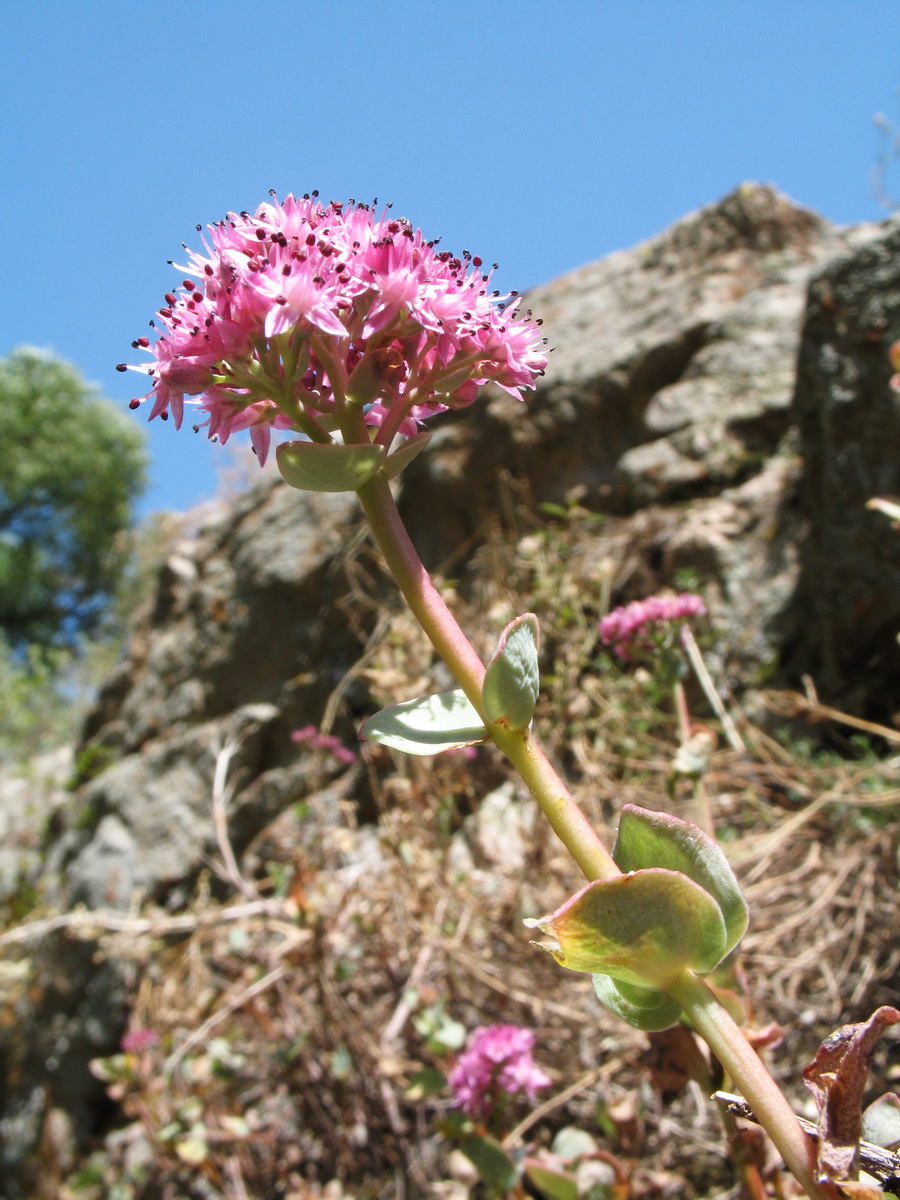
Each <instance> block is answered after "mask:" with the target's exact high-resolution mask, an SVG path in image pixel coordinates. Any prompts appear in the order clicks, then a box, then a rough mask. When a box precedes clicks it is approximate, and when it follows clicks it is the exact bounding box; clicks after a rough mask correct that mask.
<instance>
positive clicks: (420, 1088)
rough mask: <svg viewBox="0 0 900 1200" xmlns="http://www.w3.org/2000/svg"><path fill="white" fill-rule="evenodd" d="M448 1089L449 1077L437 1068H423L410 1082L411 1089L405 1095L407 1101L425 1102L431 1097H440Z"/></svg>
mask: <svg viewBox="0 0 900 1200" xmlns="http://www.w3.org/2000/svg"><path fill="white" fill-rule="evenodd" d="M446 1087H447V1077H446V1075H444V1073H443V1071H438V1070H437V1068H436V1067H423V1068H422V1070H421V1071H416V1073H415V1075H413V1077H412V1079H410V1081H409V1087H407V1089H406V1091H405V1092H404V1093H403V1095H404V1096H405V1097H406V1099H407V1100H425V1099H426V1098H428V1097H430V1096H440V1095H441V1093H442V1092H443V1091H444V1090H445V1088H446Z"/></svg>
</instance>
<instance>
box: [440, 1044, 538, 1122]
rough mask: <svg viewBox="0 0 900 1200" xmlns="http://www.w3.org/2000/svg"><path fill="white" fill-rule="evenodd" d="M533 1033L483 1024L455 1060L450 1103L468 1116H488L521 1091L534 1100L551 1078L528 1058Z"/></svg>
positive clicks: (531, 1046) (450, 1080)
mask: <svg viewBox="0 0 900 1200" xmlns="http://www.w3.org/2000/svg"><path fill="white" fill-rule="evenodd" d="M533 1048H534V1034H533V1033H532V1031H531V1030H530V1029H523V1028H521V1026H519V1025H482V1026H479V1028H478V1029H476V1030H474V1032H473V1033H472V1035H471V1036H470V1038H469V1044H468V1046H467V1047H466V1049H465V1050H464V1051H463V1052H462V1054H461V1055H460V1056H459V1058H458V1059H457V1060H456V1065H455V1066H454V1068H453V1070H452V1071H451V1072H450V1076H449V1078H448V1080H447V1082H448V1084H449V1086H450V1090H451V1092H452V1093H453V1103H454V1106H455V1107H456V1108H461V1109H462V1110H463V1112H464V1113H467V1114H468V1115H469V1116H470V1117H476V1118H481V1117H485V1116H487V1115H488V1114H489V1113H490V1111H491V1108H492V1107H493V1105H494V1104H495V1103H496V1101H497V1100H499V1099H500V1097H501V1096H502V1095H504V1094H505V1095H511V1094H515V1093H517V1092H524V1093H525V1095H526V1096H527V1097H528V1099H529V1100H533V1099H534V1098H535V1096H536V1095H537V1093H538V1091H539V1090H540V1089H541V1088H545V1087H549V1085H550V1077H549V1075H547V1074H546V1073H545V1072H544V1071H542V1070H541V1069H540V1068H539V1067H536V1066H535V1064H534V1060H533V1059H532V1057H531V1051H532V1049H533Z"/></svg>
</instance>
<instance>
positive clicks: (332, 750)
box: [291, 725, 356, 766]
mask: <svg viewBox="0 0 900 1200" xmlns="http://www.w3.org/2000/svg"><path fill="white" fill-rule="evenodd" d="M291 741H292V742H297V744H298V745H301V746H302V745H306V746H309V747H310V749H311V750H322V751H323V752H324V753H326V754H330V755H331V757H332V758H334V759H336V760H337V761H338V762H340V763H344V764H345V765H347V766H349V765H350V764H351V763H354V762H356V755H355V754H354V753H353V751H352V750H351V749H349V747H347V746H345V745H344V743H343V742H342V741H341V739H340V738H339V737H335V736H334V734H331V733H320V731H319V730H318V729H316V727H315V725H304V726H303V728H302V729H295V730H294V732H293V733H292V734H291Z"/></svg>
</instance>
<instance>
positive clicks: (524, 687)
mask: <svg viewBox="0 0 900 1200" xmlns="http://www.w3.org/2000/svg"><path fill="white" fill-rule="evenodd" d="M539 641H540V631H539V629H538V621H537V617H536V616H535V615H534V613H522V615H521V616H520V617H516V619H515V620H514V621H510V623H509V624H508V625H507V627H506V628H505V629H504V630H503V633H502V634H501V635H500V641H499V642H498V643H497V649H496V651H495V652H494V657H493V658H492V659H491V661H490V663H489V664H488V668H487V671H486V673H485V676H484V685H483V687H482V692H481V698H482V701H483V703H484V712H485V716H486V717H487V719H488V720H489V721H496V722H497V723H498V724H501V725H504V726H506V728H507V729H525V728H526V727H527V726H528V725H529V724H530V723H531V718H532V717H533V716H534V706H535V705H536V704H537V698H538V692H539V690H540V671H539V669H538V644H539Z"/></svg>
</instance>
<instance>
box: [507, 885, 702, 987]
mask: <svg viewBox="0 0 900 1200" xmlns="http://www.w3.org/2000/svg"><path fill="white" fill-rule="evenodd" d="M525 924H526V925H529V926H531V927H537V928H538V929H542V930H543V931H544V932H545V933H547V934H549V935H550V936H551V937H552V938H553V939H554V940H553V941H552V942H550V943H548V944H545V945H544V949H545V950H548V951H549V952H550V953H551V954H552V955H553V957H554V958H555V959H556V961H557V962H558V963H559V964H560V965H561V966H563V967H568V968H569V969H570V970H572V971H590V972H591V973H592V974H595V973H598V972H599V973H600V974H603V975H611V976H612V978H613V979H618V980H621V981H623V982H624V983H633V984H637V985H638V986H639V987H652V988H660V989H662V990H663V991H665V990H666V989H667V988H669V987H671V985H672V984H673V983H674V982H675V980H676V979H677V978H678V976H679V975H680V974H681V972H682V971H684V970H685V969H686V968H690V969H691V970H694V971H698V972H699V973H700V974H701V975H705V974H707V973H708V972H709V971H712V970H714V968H715V967H716V966H717V965H718V963H720V962H721V960H722V958H723V957H724V955H725V922H724V921H723V919H722V912H721V909H720V908H719V906H718V904H716V902H715V900H713V898H712V896H710V894H709V893H708V892H706V891H704V890H703V888H701V887H700V886H699V885H698V884H696V883H695V882H694V881H693V880H692V879H688V877H687V876H686V875H683V874H681V872H679V871H668V870H663V869H662V868H658V867H652V868H648V869H647V870H644V871H636V872H634V873H633V874H629V875H618V876H616V877H615V878H613V879H600V880H595V882H593V883H589V884H588V885H587V887H585V888H582V890H581V891H580V892H577V893H576V894H575V895H574V896H572V897H571V899H569V900H567V901H566V903H565V904H563V905H562V906H561V907H560V908H558V909H557V910H556V912H554V913H551V914H550V915H549V916H546V917H541V918H539V919H538V920H528V921H526V922H525ZM542 944H543V943H542Z"/></svg>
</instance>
